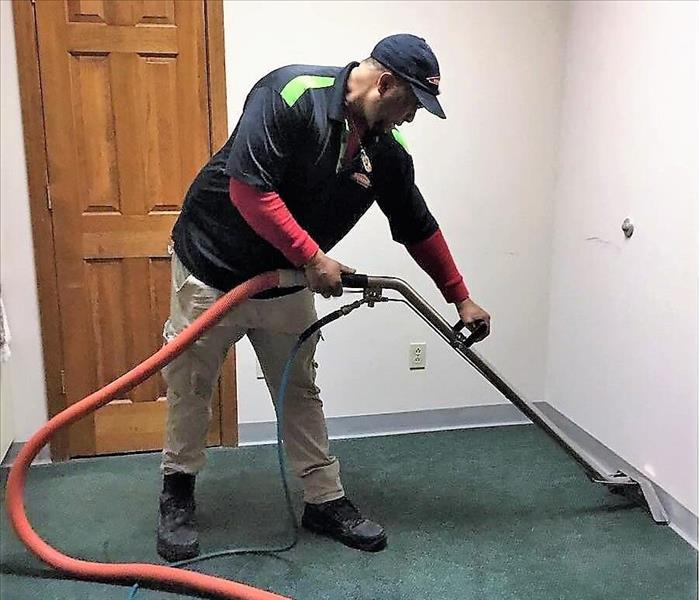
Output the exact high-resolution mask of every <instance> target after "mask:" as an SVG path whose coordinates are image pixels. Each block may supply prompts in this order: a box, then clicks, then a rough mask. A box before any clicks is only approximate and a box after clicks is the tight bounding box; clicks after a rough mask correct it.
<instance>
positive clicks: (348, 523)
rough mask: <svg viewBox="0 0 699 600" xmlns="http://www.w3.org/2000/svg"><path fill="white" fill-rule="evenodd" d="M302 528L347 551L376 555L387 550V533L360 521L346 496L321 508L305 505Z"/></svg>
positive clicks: (363, 519) (359, 514)
mask: <svg viewBox="0 0 699 600" xmlns="http://www.w3.org/2000/svg"><path fill="white" fill-rule="evenodd" d="M301 523H302V525H303V526H304V527H305V528H306V529H309V530H310V531H313V532H314V533H319V534H321V535H326V536H328V537H331V538H333V539H335V540H338V541H339V542H342V543H343V544H345V546H349V547H350V548H358V549H359V550H366V551H367V552H378V551H379V550H383V549H384V548H385V547H386V532H385V531H384V529H383V527H381V525H379V524H378V523H374V522H373V521H370V520H369V519H365V518H364V517H362V514H361V513H360V512H359V509H358V508H357V507H356V506H355V505H354V504H352V503H351V502H350V501H349V500H348V499H347V497H346V496H343V497H342V498H338V499H337V500H330V501H329V502H323V503H322V504H306V508H305V509H304V511H303V518H302V519H301Z"/></svg>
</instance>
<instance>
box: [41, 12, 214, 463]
mask: <svg viewBox="0 0 699 600" xmlns="http://www.w3.org/2000/svg"><path fill="white" fill-rule="evenodd" d="M36 15H37V29H38V46H39V59H40V74H41V84H42V94H43V105H44V118H45V132H46V149H47V162H48V178H49V186H50V187H49V189H50V197H51V202H52V219H53V230H54V238H55V239H54V242H55V248H56V256H55V260H56V271H57V284H58V302H59V308H60V314H61V329H62V335H63V357H64V366H63V368H64V384H65V394H66V399H67V402H68V404H72V403H74V402H76V401H78V400H80V399H81V398H83V397H84V396H86V395H88V394H89V393H91V392H93V391H94V390H96V389H98V388H99V387H102V386H103V385H105V384H106V383H108V382H110V381H112V380H113V379H114V378H116V377H118V376H119V375H121V374H123V373H124V372H126V371H128V370H129V369H130V368H132V367H133V366H135V365H136V364H138V363H139V362H141V361H142V360H143V359H144V358H146V357H147V356H149V355H150V354H152V353H153V352H154V351H155V350H157V349H158V348H159V347H160V345H161V344H162V327H163V323H164V321H165V319H166V318H167V313H168V309H169V290H170V276H169V269H170V261H169V255H168V250H167V248H168V241H169V235H170V231H171V229H172V225H173V223H174V221H175V219H176V218H177V214H178V211H179V210H180V205H181V201H182V198H183V196H184V194H185V192H186V188H187V185H188V184H189V182H190V181H191V179H192V178H193V177H194V176H195V175H196V173H197V171H198V170H199V168H200V167H201V166H202V165H203V164H204V163H205V162H206V160H207V159H208V157H209V156H210V131H209V99H208V87H207V64H206V38H205V35H206V28H205V16H204V3H203V2H199V1H191V2H175V1H172V0H120V1H119V2H113V1H101V0H67V1H49V2H43V1H39V2H37V4H36ZM164 393H165V386H164V383H163V381H162V377H161V376H160V375H159V374H158V375H157V376H156V377H153V378H152V379H151V380H149V381H146V382H144V383H143V384H141V385H140V386H138V387H137V388H135V389H134V390H132V391H131V392H130V393H129V394H128V395H127V394H125V395H124V397H121V398H117V399H116V400H115V401H114V402H112V403H111V404H110V405H109V406H107V407H104V408H103V409H101V410H100V411H98V412H97V413H96V414H94V415H91V416H89V417H86V418H85V419H83V420H82V421H80V422H79V423H77V424H75V425H74V426H73V427H72V428H71V431H70V435H69V448H70V450H69V451H70V454H71V455H72V456H84V455H93V454H99V453H106V452H124V451H130V450H148V449H156V448H160V447H161V445H162V440H163V425H164V419H165V414H166V409H165V402H164V401H163V396H164ZM219 404H220V398H219V393H218V391H217V392H216V393H215V397H214V418H213V421H212V428H211V431H210V437H209V442H210V443H211V444H218V443H220V439H221V429H220V406H219Z"/></svg>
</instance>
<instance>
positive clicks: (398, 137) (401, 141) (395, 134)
mask: <svg viewBox="0 0 699 600" xmlns="http://www.w3.org/2000/svg"><path fill="white" fill-rule="evenodd" d="M391 133H392V134H393V137H394V138H395V140H396V142H398V143H399V144H400V145H401V146H403V150H405V151H406V152H407V153H408V154H410V150H408V143H407V142H406V141H405V137H404V136H403V134H402V133H401V132H400V131H398V129H396V128H395V127H394V128H393V129H391Z"/></svg>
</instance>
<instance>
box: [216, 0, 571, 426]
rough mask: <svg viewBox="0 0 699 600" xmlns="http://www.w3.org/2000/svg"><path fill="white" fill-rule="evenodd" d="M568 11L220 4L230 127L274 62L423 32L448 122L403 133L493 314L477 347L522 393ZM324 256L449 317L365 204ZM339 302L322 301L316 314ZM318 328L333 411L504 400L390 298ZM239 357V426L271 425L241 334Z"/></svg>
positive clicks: (546, 241) (328, 57)
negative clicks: (422, 359) (411, 356)
mask: <svg viewBox="0 0 699 600" xmlns="http://www.w3.org/2000/svg"><path fill="white" fill-rule="evenodd" d="M565 13H566V6H565V4H564V3H555V2H541V3H539V2H527V3H520V2H512V3H510V2H492V3H489V2H482V3H481V2H402V3H396V2H371V3H361V2H226V3H225V5H224V18H225V33H226V40H225V41H226V65H227V78H228V79H227V84H228V106H229V129H231V130H232V128H233V127H234V125H235V123H236V121H237V119H238V117H239V115H240V111H241V109H242V104H243V101H244V98H245V95H246V94H247V92H248V90H249V89H250V87H251V86H252V85H253V84H254V83H255V82H256V81H257V80H258V79H259V78H260V77H261V76H262V75H264V74H265V73H267V72H268V71H270V70H272V69H274V68H276V67H278V66H282V65H285V64H291V63H310V64H329V65H345V64H347V63H348V62H350V61H351V60H361V59H363V58H365V57H367V56H368V55H369V53H370V51H371V49H372V48H373V46H374V44H375V43H376V42H377V41H378V40H379V39H381V38H382V37H384V36H386V35H389V34H392V33H398V32H411V33H416V34H419V35H421V36H423V37H425V38H426V39H427V41H428V43H430V45H431V46H432V47H433V49H434V50H435V53H436V54H437V56H438V58H439V61H440V66H441V74H442V82H441V88H442V91H443V94H442V96H440V98H441V99H442V104H443V106H444V109H445V111H446V113H447V116H448V119H447V120H446V121H441V120H439V119H437V118H435V117H431V116H430V115H428V114H427V113H424V114H419V116H418V118H417V119H416V121H415V122H414V123H412V124H411V125H406V126H404V127H403V128H402V131H403V133H404V134H405V136H406V138H407V140H408V144H409V147H410V150H411V152H412V154H413V157H414V159H415V164H416V172H417V181H418V185H420V187H421V189H422V191H423V194H424V195H425V197H426V199H427V201H428V204H429V205H430V207H431V209H432V211H433V213H434V214H435V216H436V217H437V219H438V221H439V222H440V224H441V227H442V229H443V231H444V233H445V236H446V238H447V240H448V242H449V244H450V247H451V249H452V252H453V254H454V256H455V258H456V260H457V263H458V264H459V265H460V267H461V269H462V271H463V274H464V276H465V278H466V280H467V283H468V285H469V287H470V288H471V291H472V294H473V297H474V299H475V300H476V301H477V302H479V303H480V304H482V305H483V306H484V307H485V308H486V309H487V310H489V311H490V312H491V313H492V315H493V335H492V336H491V338H490V339H489V340H487V341H486V342H484V343H482V344H481V346H480V351H482V353H483V355H484V356H485V357H486V358H488V359H490V360H492V362H493V363H494V364H495V365H496V366H497V368H498V369H499V370H500V371H501V372H502V374H503V375H504V376H505V377H506V378H507V379H509V380H510V381H511V382H512V383H513V384H514V385H515V387H516V388H518V389H519V390H520V391H521V392H522V393H523V394H524V395H525V396H526V397H527V398H530V399H532V400H540V399H542V398H543V396H544V375H545V360H546V340H547V335H546V326H547V315H548V277H549V265H550V251H551V220H552V204H551V203H552V190H553V184H554V171H555V168H554V167H555V157H556V142H557V139H558V113H559V107H560V93H561V87H562V80H561V74H562V70H561V67H562V55H563V37H564V29H565ZM262 24H264V27H261V25H262ZM331 256H333V257H335V258H337V259H338V260H340V261H341V262H344V263H345V264H348V265H351V266H354V267H356V268H357V269H358V270H360V271H363V272H368V273H371V274H382V275H395V276H399V277H402V278H404V279H406V280H407V281H408V282H410V283H412V284H413V286H414V287H415V288H416V289H417V290H418V291H419V292H420V293H422V294H423V295H424V296H425V297H426V298H427V299H428V301H430V302H431V303H432V304H433V305H434V306H435V307H436V308H438V309H439V310H440V311H441V312H442V313H443V314H444V315H445V316H447V318H448V319H449V320H450V321H456V312H455V311H454V309H453V307H451V306H448V305H447V304H445V303H444V301H443V300H442V298H441V295H440V294H439V292H438V291H437V290H436V289H435V287H434V285H433V283H432V282H431V280H429V279H428V277H427V276H426V275H425V274H424V273H422V271H420V269H419V267H417V266H416V265H414V263H413V262H412V259H411V258H410V257H409V255H408V254H407V253H406V252H405V250H404V249H403V248H402V247H401V246H399V245H397V244H394V243H393V242H392V241H391V239H390V234H389V231H388V226H387V223H386V220H385V217H384V216H383V214H381V212H380V211H379V210H378V209H377V208H376V207H375V208H374V209H372V210H371V211H370V213H369V214H367V215H366V216H365V217H364V219H363V220H362V221H361V222H360V224H359V225H358V226H357V227H356V229H355V230H353V232H352V233H350V235H349V236H348V237H347V238H346V239H345V240H344V241H343V242H342V243H341V244H340V245H339V246H338V247H337V248H336V249H335V250H334V251H333V252H332V253H331ZM345 298H346V299H347V296H345ZM352 299H354V298H352ZM337 305H338V303H337V302H335V301H324V300H323V299H322V298H320V299H319V300H318V302H317V306H318V311H319V313H320V314H325V313H327V312H329V311H330V310H332V309H334V307H336V306H337ZM325 338H326V341H325V342H324V343H321V344H320V346H319V351H318V360H319V363H320V370H319V385H320V387H321V388H322V390H323V397H324V402H325V407H326V412H327V414H328V415H330V416H337V415H356V414H373V413H386V412H393V411H407V410H416V409H426V408H443V407H456V406H468V405H480V404H489V403H497V402H501V401H502V400H501V398H500V397H499V395H498V394H497V392H495V391H494V390H493V389H492V388H491V387H490V386H489V385H488V384H487V383H486V382H485V381H484V380H482V379H481V378H480V376H478V375H477V374H475V372H473V371H472V370H471V369H470V367H469V366H468V365H467V364H466V363H465V362H463V360H462V359H460V358H458V357H457V356H456V355H455V353H453V351H452V350H451V349H450V348H449V347H448V346H446V345H445V344H444V343H443V342H442V341H441V340H440V339H438V338H437V337H436V335H434V334H433V333H432V331H431V330H430V329H428V328H427V327H426V326H425V325H424V324H423V323H422V321H420V320H419V319H418V318H417V317H416V316H414V315H413V314H412V313H409V312H408V310H407V309H406V308H405V307H403V306H401V305H389V306H387V305H381V306H379V307H377V308H374V309H367V308H364V309H362V310H361V311H357V312H355V313H353V314H352V315H351V316H350V317H347V318H346V319H343V320H341V321H339V322H337V324H333V325H331V326H329V327H328V328H327V330H326V332H325ZM411 341H426V342H428V348H427V355H428V367H427V370H426V371H424V372H420V371H417V372H410V371H409V370H408V367H407V353H408V345H409V343H410V342H411ZM238 357H239V372H238V391H239V410H240V420H241V422H254V421H265V420H271V419H272V418H273V412H272V410H271V407H270V402H269V399H268V396H267V392H266V389H265V386H264V383H263V382H261V381H258V380H256V379H255V371H254V358H253V354H252V350H251V347H250V346H249V344H248V343H247V342H241V343H240V344H239V348H238Z"/></svg>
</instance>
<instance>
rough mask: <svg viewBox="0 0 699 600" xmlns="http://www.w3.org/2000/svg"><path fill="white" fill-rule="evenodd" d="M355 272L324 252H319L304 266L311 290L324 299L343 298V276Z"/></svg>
mask: <svg viewBox="0 0 699 600" xmlns="http://www.w3.org/2000/svg"><path fill="white" fill-rule="evenodd" d="M355 270H356V269H352V268H350V267H346V266H345V265H343V264H342V263H339V262H337V261H336V260H333V259H332V258H330V257H329V256H326V255H325V253H324V252H323V251H322V250H318V252H316V253H315V254H314V255H313V258H311V260H309V261H308V262H307V263H306V264H305V265H304V266H303V272H304V274H305V275H306V280H307V281H308V287H309V289H310V290H311V291H312V292H318V293H319V294H321V295H322V296H323V298H330V296H342V279H341V274H342V273H354V272H355Z"/></svg>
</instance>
